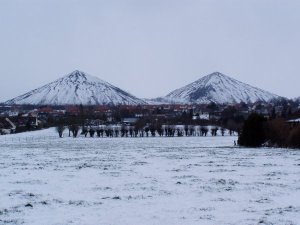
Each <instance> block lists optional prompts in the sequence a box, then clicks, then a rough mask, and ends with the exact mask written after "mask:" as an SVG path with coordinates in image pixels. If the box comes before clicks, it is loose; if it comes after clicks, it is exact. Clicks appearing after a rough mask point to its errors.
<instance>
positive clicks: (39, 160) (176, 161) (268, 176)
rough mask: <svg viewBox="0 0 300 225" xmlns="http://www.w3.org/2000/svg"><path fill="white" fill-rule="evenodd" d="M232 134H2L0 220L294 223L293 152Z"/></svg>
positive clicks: (297, 166)
mask: <svg viewBox="0 0 300 225" xmlns="http://www.w3.org/2000/svg"><path fill="white" fill-rule="evenodd" d="M236 139H237V137H236V136H233V137H230V136H225V137H221V136H218V137H178V138H166V137H161V138H159V137H156V138H84V137H79V138H69V137H64V138H62V139H59V138H58V134H57V133H56V132H55V130H54V129H47V130H43V131H35V132H29V133H22V134H17V135H10V136H0V224H1V225H2V224H14V225H19V224H28V225H66V224H72V225H79V224H83V225H99V224H100V225H102V224H103V225H127V224H128V225H129V224H130V225H140V224H143V225H157V224H159V225H160V224H161V225H177V224H182V225H189V224H197V225H198V224H239V225H240V224H285V225H287V224H300V151H299V150H287V149H266V148H261V149H245V148H235V147H233V141H234V140H236Z"/></svg>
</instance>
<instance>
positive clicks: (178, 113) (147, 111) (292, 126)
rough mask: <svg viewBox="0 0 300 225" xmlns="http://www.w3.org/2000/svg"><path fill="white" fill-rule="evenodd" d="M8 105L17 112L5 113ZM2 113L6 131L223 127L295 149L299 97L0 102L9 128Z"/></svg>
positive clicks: (205, 131)
mask: <svg viewBox="0 0 300 225" xmlns="http://www.w3.org/2000/svg"><path fill="white" fill-rule="evenodd" d="M13 110H14V111H17V112H18V113H17V116H10V115H9V113H8V112H11V111H13ZM7 118H9V120H10V121H12V122H13V123H14V124H15V127H16V128H15V129H14V130H13V132H12V133H18V132H24V131H30V130H37V129H43V128H47V127H57V131H58V133H59V134H60V136H62V133H63V131H64V130H66V129H68V131H69V135H70V136H73V137H77V136H78V135H80V134H81V135H85V136H86V137H88V136H90V137H91V136H92V137H94V136H95V137H147V136H148V137H150V136H169V137H173V136H179V137H180V136H206V135H211V136H216V135H224V132H225V130H228V131H229V133H230V134H233V132H235V133H237V134H238V135H239V141H238V143H239V145H241V146H248V147H259V146H262V145H263V146H277V147H290V148H300V143H299V142H300V135H299V133H300V128H299V127H300V123H299V118H300V101H293V100H286V99H278V100H274V101H271V102H268V103H266V102H256V103H252V104H247V103H244V102H241V103H238V104H233V105H226V104H223V105H218V104H215V103H210V104H202V105H137V106H126V105H119V106H112V105H103V106H83V105H78V106H32V105H28V106H24V105H22V106H0V130H1V129H6V130H12V129H11V127H9V126H10V125H9V124H8V127H5V126H4V125H5V123H6V124H7V121H5V120H6V119H7ZM297 119H298V120H297ZM291 120H295V121H298V122H292V123H291V122H290V121H291ZM178 125H179V126H180V129H178ZM116 127H118V128H116Z"/></svg>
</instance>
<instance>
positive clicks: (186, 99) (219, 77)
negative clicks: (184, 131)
mask: <svg viewBox="0 0 300 225" xmlns="http://www.w3.org/2000/svg"><path fill="white" fill-rule="evenodd" d="M278 97H279V96H277V95H275V94H272V93H269V92H267V91H264V90H261V89H259V88H256V87H252V86H250V85H248V84H245V83H242V82H240V81H237V80H235V79H233V78H231V77H228V76H226V75H224V74H222V73H219V72H215V73H212V74H210V75H207V76H205V77H202V78H200V79H199V80H197V81H195V82H193V83H191V84H188V85H186V86H184V87H182V88H179V89H177V90H175V91H172V92H171V93H169V94H168V95H167V96H166V97H164V98H161V99H160V101H164V102H169V103H198V104H202V103H203V104H205V103H209V102H215V103H219V104H223V103H239V102H247V103H250V102H251V103H253V102H256V101H270V100H271V99H273V98H278Z"/></svg>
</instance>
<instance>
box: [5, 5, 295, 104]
mask: <svg viewBox="0 0 300 225" xmlns="http://www.w3.org/2000/svg"><path fill="white" fill-rule="evenodd" d="M299 55H300V0H243V1H241V0H105V1H101V0H95V1H92V0H81V1H79V0H43V1H41V0H26V1H24V0H0V77H1V82H0V101H4V100H8V99H10V98H13V97H16V96H18V95H20V94H23V93H25V92H27V91H30V90H32V89H34V88H37V87H40V86H42V85H44V84H46V83H48V82H51V81H53V80H55V79H57V78H59V77H62V76H64V75H66V74H68V73H70V72H72V71H73V70H75V69H79V70H82V71H84V72H87V73H89V74H91V75H94V76H97V77H99V78H101V79H103V80H106V81H108V82H110V83H112V84H113V85H115V86H118V87H120V88H122V89H124V90H126V91H129V92H130V93H132V94H133V95H136V96H138V97H147V98H152V97H158V96H163V95H166V94H167V93H168V92H170V91H172V90H173V89H176V88H179V87H181V86H183V85H186V84H188V83H190V82H193V81H195V80H196V79H199V78H200V77H202V76H204V75H207V74H210V73H212V72H215V71H219V72H222V73H224V74H226V75H229V76H231V77H233V78H235V79H238V80H240V81H242V82H245V83H248V84H250V85H253V86H257V87H259V88H262V89H265V90H268V91H271V92H273V93H275V94H278V95H282V96H286V97H289V98H292V97H296V96H300V88H299V87H300V72H299V71H300V69H299V67H300V56H299Z"/></svg>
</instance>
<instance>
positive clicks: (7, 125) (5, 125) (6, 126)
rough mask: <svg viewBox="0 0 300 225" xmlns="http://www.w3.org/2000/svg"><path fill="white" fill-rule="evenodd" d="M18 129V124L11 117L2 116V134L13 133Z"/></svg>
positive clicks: (0, 121) (0, 119) (0, 126)
mask: <svg viewBox="0 0 300 225" xmlns="http://www.w3.org/2000/svg"><path fill="white" fill-rule="evenodd" d="M15 131H16V125H15V124H14V123H13V122H12V121H11V120H10V119H9V118H0V134H1V135H3V134H12V133H15Z"/></svg>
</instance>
